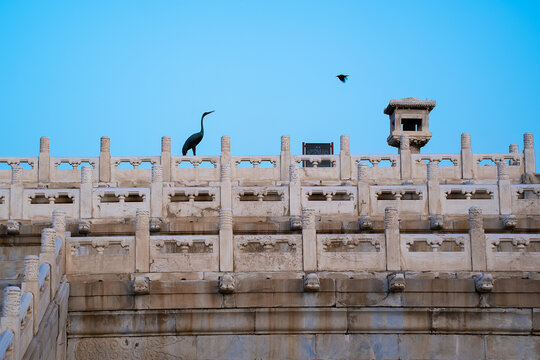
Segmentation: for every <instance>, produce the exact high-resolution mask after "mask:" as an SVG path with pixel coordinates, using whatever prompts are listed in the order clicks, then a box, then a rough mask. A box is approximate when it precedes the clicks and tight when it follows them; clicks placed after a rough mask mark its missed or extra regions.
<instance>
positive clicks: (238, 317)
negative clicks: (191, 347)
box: [169, 309, 256, 334]
mask: <svg viewBox="0 0 540 360" xmlns="http://www.w3.org/2000/svg"><path fill="white" fill-rule="evenodd" d="M169 316H170V317H173V316H174V319H175V322H176V329H175V331H176V333H178V334H241V333H253V332H254V331H255V324H256V321H255V312H254V311H253V310H243V309H238V310H232V309H227V310H211V309H210V310H200V311H199V310H189V311H180V312H176V313H175V314H174V315H169Z"/></svg>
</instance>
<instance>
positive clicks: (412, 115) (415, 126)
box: [384, 97, 436, 154]
mask: <svg viewBox="0 0 540 360" xmlns="http://www.w3.org/2000/svg"><path fill="white" fill-rule="evenodd" d="M435 105H436V102H435V100H420V99H417V98H412V97H409V98H404V99H401V100H390V103H389V104H388V106H387V107H386V109H384V113H385V114H386V115H388V116H389V117H390V135H389V136H388V138H387V139H386V141H387V142H388V145H390V146H393V147H397V148H398V149H399V148H400V136H401V135H403V134H406V135H409V142H410V150H411V153H412V154H419V153H420V148H421V147H423V146H424V145H426V144H427V143H428V141H429V139H431V132H430V131H429V113H430V112H431V110H433V108H434V107H435Z"/></svg>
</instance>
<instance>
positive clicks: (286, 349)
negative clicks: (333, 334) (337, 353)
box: [197, 335, 317, 360]
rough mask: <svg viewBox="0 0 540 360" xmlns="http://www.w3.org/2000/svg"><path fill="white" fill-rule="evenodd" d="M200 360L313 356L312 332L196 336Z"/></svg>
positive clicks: (313, 341) (313, 342)
mask: <svg viewBox="0 0 540 360" xmlns="http://www.w3.org/2000/svg"><path fill="white" fill-rule="evenodd" d="M197 358H199V359H216V360H217V359H222V360H228V359H230V360H237V359H265V360H266V359H282V360H293V359H294V360H296V359H316V358H317V357H316V353H315V335H236V336H216V335H213V336H199V337H197Z"/></svg>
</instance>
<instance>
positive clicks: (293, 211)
mask: <svg viewBox="0 0 540 360" xmlns="http://www.w3.org/2000/svg"><path fill="white" fill-rule="evenodd" d="M301 213H302V186H301V183H300V167H299V166H298V164H296V163H294V164H291V165H289V215H290V216H300V215H301Z"/></svg>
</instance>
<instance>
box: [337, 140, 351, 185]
mask: <svg viewBox="0 0 540 360" xmlns="http://www.w3.org/2000/svg"><path fill="white" fill-rule="evenodd" d="M339 164H340V177H341V180H349V179H351V178H352V176H351V175H352V173H351V151H350V149H349V135H341V137H340V138H339Z"/></svg>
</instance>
